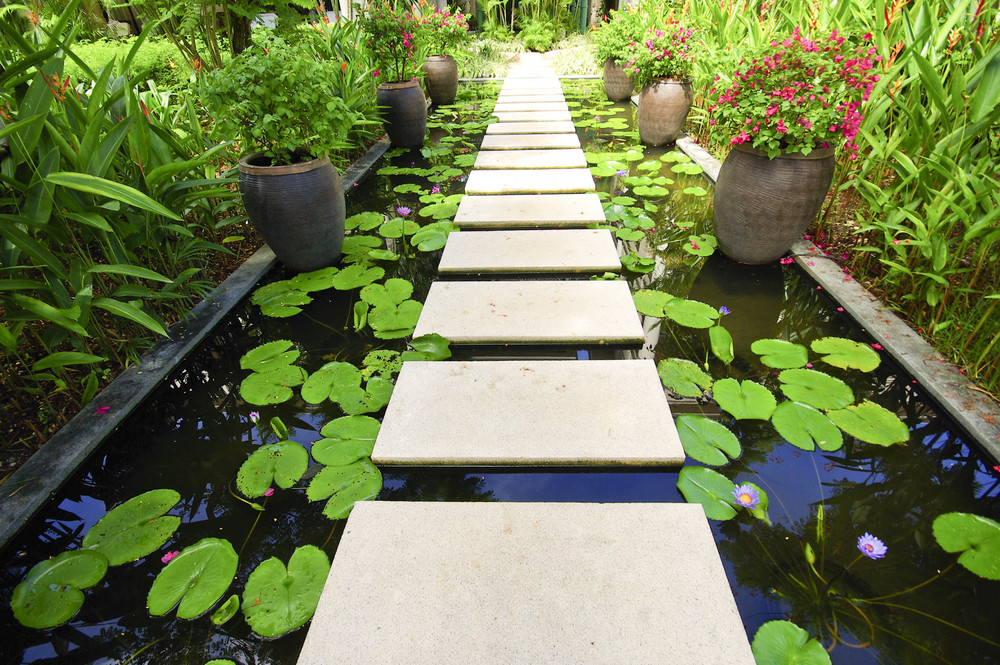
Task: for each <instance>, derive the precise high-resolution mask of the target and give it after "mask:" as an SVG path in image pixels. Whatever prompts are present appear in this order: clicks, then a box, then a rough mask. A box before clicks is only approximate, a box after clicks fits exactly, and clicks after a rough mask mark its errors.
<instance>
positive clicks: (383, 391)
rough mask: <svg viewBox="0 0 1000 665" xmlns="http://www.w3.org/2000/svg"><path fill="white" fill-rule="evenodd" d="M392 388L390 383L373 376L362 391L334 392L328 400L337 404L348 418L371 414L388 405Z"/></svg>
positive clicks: (346, 390) (354, 389)
mask: <svg viewBox="0 0 1000 665" xmlns="http://www.w3.org/2000/svg"><path fill="white" fill-rule="evenodd" d="M392 388H393V386H392V381H390V380H389V379H387V378H385V377H381V376H375V377H372V378H371V379H369V380H368V383H367V384H365V388H364V389H362V388H360V387H357V388H353V387H352V388H346V389H344V390H341V391H338V392H335V393H334V394H333V395H332V396H331V398H330V399H331V400H333V401H334V402H336V403H337V404H339V405H340V408H341V410H342V411H343V412H344V413H346V414H347V415H349V416H356V415H360V414H362V413H373V412H375V411H379V410H380V409H381V408H382V407H383V406H385V405H386V404H388V403H389V398H390V397H392Z"/></svg>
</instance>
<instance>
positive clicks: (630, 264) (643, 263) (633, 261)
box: [621, 252, 656, 274]
mask: <svg viewBox="0 0 1000 665" xmlns="http://www.w3.org/2000/svg"><path fill="white" fill-rule="evenodd" d="M621 262H622V265H623V266H625V269H626V270H629V271H631V272H635V273H640V274H645V273H650V272H653V270H655V269H656V259H652V258H649V257H646V256H639V255H638V254H636V253H635V252H629V253H628V254H626V255H625V256H623V257H621Z"/></svg>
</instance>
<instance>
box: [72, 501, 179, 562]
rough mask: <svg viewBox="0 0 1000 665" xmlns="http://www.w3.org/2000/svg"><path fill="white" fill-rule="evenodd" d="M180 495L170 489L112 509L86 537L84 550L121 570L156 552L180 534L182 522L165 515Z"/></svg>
mask: <svg viewBox="0 0 1000 665" xmlns="http://www.w3.org/2000/svg"><path fill="white" fill-rule="evenodd" d="M180 500H181V495H180V494H178V493H177V492H175V491H174V490H170V489H159V490H150V491H148V492H143V493H142V494H140V495H139V496H134V497H132V498H131V499H129V500H128V501H125V502H124V503H122V504H121V505H119V506H116V507H115V508H113V509H111V510H110V511H109V512H108V514H107V515H105V516H104V517H102V518H101V519H100V520H98V521H97V524H95V525H94V526H93V527H91V528H90V530H89V531H87V535H86V536H84V537H83V546H84V547H85V548H88V549H92V550H96V551H98V552H100V553H101V554H103V555H104V557H105V558H107V560H108V565H110V566H120V565H121V564H123V563H128V562H129V561H135V560H136V559H141V558H142V557H144V556H146V555H147V554H150V553H151V552H155V551H156V550H157V549H158V548H159V547H160V546H161V545H163V543H165V542H167V540H168V539H169V538H170V536H171V535H173V533H174V532H175V531H177V527H179V526H180V524H181V518H179V517H174V516H173V515H166V514H165V513H166V512H167V511H168V510H170V509H171V508H173V507H174V506H176V505H177V502H178V501H180Z"/></svg>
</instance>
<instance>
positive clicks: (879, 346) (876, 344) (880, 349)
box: [872, 342, 883, 351]
mask: <svg viewBox="0 0 1000 665" xmlns="http://www.w3.org/2000/svg"><path fill="white" fill-rule="evenodd" d="M872 348H873V349H875V350H876V351H882V350H883V349H882V345H881V344H879V343H878V342H875V343H874V344H872Z"/></svg>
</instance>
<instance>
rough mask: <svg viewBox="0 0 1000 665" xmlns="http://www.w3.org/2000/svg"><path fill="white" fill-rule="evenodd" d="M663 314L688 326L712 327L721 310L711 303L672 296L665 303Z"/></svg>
mask: <svg viewBox="0 0 1000 665" xmlns="http://www.w3.org/2000/svg"><path fill="white" fill-rule="evenodd" d="M663 315H664V316H666V317H667V318H669V319H672V320H674V321H676V322H677V323H679V324H681V325H682V326H687V327H688V328H711V327H712V326H713V325H715V322H716V320H717V319H718V318H719V312H718V310H717V309H715V308H714V307H712V306H711V305H706V304H705V303H703V302H698V301H697V300H687V299H686V298H672V299H670V300H668V301H667V302H666V304H664V305H663Z"/></svg>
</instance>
